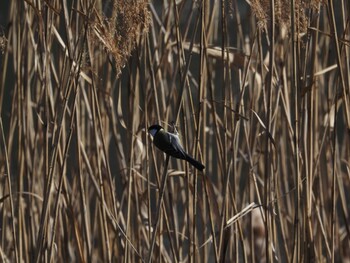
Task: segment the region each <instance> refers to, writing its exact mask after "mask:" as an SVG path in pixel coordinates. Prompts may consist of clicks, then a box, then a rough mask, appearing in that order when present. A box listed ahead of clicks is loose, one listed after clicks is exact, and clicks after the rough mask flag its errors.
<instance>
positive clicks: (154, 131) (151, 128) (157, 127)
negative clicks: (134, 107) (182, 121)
mask: <svg viewBox="0 0 350 263" xmlns="http://www.w3.org/2000/svg"><path fill="white" fill-rule="evenodd" d="M161 129H163V127H162V126H160V125H158V124H154V125H151V126H149V127H148V133H149V134H151V135H152V137H154V136H155V135H156V134H157V132H158V131H159V130H161Z"/></svg>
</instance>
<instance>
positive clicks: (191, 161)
mask: <svg viewBox="0 0 350 263" xmlns="http://www.w3.org/2000/svg"><path fill="white" fill-rule="evenodd" d="M186 161H187V162H189V163H190V164H192V165H193V166H194V167H196V168H197V169H198V170H199V171H203V169H204V168H205V166H204V165H203V164H201V163H200V162H198V161H197V160H195V159H193V158H192V157H191V156H189V155H187V156H186Z"/></svg>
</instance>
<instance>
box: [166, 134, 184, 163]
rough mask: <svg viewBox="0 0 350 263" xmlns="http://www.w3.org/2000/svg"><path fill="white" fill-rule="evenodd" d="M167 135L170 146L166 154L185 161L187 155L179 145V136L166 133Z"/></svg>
mask: <svg viewBox="0 0 350 263" xmlns="http://www.w3.org/2000/svg"><path fill="white" fill-rule="evenodd" d="M167 135H168V136H169V141H170V145H169V147H168V149H167V151H166V153H168V154H169V155H172V156H174V157H176V158H180V159H186V156H187V154H186V152H185V150H184V149H183V147H182V145H181V142H180V139H179V136H177V135H175V134H171V133H167Z"/></svg>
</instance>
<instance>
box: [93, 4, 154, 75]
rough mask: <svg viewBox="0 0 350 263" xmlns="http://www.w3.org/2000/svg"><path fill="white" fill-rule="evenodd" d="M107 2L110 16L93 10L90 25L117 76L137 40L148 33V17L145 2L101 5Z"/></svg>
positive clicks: (98, 10)
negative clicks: (109, 55) (112, 62)
mask: <svg viewBox="0 0 350 263" xmlns="http://www.w3.org/2000/svg"><path fill="white" fill-rule="evenodd" d="M108 3H109V4H110V5H111V8H110V9H111V10H110V9H108V13H109V15H110V16H108V14H105V13H104V12H103V11H102V10H100V9H94V11H95V12H94V16H93V17H92V19H93V21H92V23H91V26H92V29H93V31H94V33H95V34H96V36H97V38H98V40H99V41H100V43H102V45H103V47H104V48H105V49H106V51H107V52H109V53H110V54H111V55H112V56H113V58H114V61H115V67H116V71H117V73H118V74H120V72H121V69H122V68H123V67H124V65H125V62H126V61H127V59H128V57H129V56H130V54H131V51H132V50H133V48H134V47H135V45H136V42H137V40H138V38H139V37H140V35H141V34H142V33H147V32H148V26H149V23H150V19H151V17H150V13H149V11H148V8H147V5H148V2H147V1H145V0H135V1H111V2H109V1H107V2H104V5H106V4H108Z"/></svg>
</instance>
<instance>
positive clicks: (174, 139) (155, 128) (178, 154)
mask: <svg viewBox="0 0 350 263" xmlns="http://www.w3.org/2000/svg"><path fill="white" fill-rule="evenodd" d="M148 133H149V134H151V135H152V137H153V143H154V145H155V146H157V148H158V149H160V150H161V151H163V152H165V153H166V154H168V155H170V156H172V157H175V158H178V159H182V160H186V161H187V162H189V163H190V164H192V165H193V166H194V167H196V168H197V169H198V170H200V171H203V169H204V168H205V166H204V165H203V164H201V163H200V162H198V161H197V160H195V159H193V158H192V157H191V156H190V155H189V154H188V153H186V152H185V150H184V148H183V147H182V145H181V142H180V139H179V136H178V135H177V134H175V133H169V132H166V131H165V130H164V129H163V127H162V126H160V125H157V124H155V125H152V126H150V127H149V128H148Z"/></svg>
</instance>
